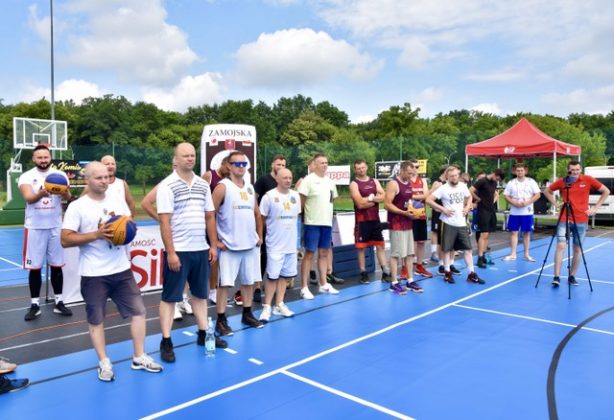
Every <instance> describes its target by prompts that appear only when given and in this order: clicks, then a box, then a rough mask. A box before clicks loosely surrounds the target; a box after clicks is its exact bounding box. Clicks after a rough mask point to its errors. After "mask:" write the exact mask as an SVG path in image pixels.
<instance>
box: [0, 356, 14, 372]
mask: <svg viewBox="0 0 614 420" xmlns="http://www.w3.org/2000/svg"><path fill="white" fill-rule="evenodd" d="M15 369H17V365H16V364H15V363H11V362H9V359H5V358H4V357H0V375H3V374H5V373H11V372H12V371H14V370H15Z"/></svg>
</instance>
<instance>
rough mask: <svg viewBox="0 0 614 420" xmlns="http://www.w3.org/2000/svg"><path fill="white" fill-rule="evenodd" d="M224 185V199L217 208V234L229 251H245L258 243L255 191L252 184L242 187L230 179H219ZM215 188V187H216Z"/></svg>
mask: <svg viewBox="0 0 614 420" xmlns="http://www.w3.org/2000/svg"><path fill="white" fill-rule="evenodd" d="M220 184H224V186H225V187H226V194H225V195H224V201H223V202H222V205H221V206H220V208H219V209H218V210H217V220H216V222H217V236H218V239H219V240H220V241H222V242H224V245H226V247H227V248H228V249H230V250H231V251H245V250H247V249H251V248H253V247H255V246H256V244H258V232H256V216H255V213H254V209H255V207H256V193H255V192H254V187H253V186H252V184H249V183H247V182H245V184H244V185H243V188H240V187H239V186H237V185H236V184H235V183H234V182H232V181H231V180H230V179H228V178H225V179H222V180H221V181H220V183H219V184H218V185H220ZM216 188H217V187H216Z"/></svg>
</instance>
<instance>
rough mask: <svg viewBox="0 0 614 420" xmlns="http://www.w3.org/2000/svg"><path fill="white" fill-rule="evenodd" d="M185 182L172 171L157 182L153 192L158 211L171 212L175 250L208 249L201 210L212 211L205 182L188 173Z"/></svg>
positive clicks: (209, 193) (211, 203)
mask: <svg viewBox="0 0 614 420" xmlns="http://www.w3.org/2000/svg"><path fill="white" fill-rule="evenodd" d="M192 175H193V176H192V183H191V184H190V185H188V184H187V183H186V182H185V181H184V180H183V179H181V178H180V177H179V175H177V172H173V173H172V174H170V175H169V176H167V177H166V178H164V179H163V180H162V182H160V184H159V186H158V192H157V195H156V207H157V209H158V214H164V213H170V214H171V232H172V235H173V245H174V246H175V251H179V252H191V251H205V250H207V249H209V244H207V239H206V236H205V234H206V231H207V228H206V223H205V212H207V211H215V208H214V207H213V200H212V199H211V188H209V183H207V182H206V181H205V180H203V179H202V178H201V177H199V176H197V175H196V174H194V173H192Z"/></svg>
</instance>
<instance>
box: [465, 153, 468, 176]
mask: <svg viewBox="0 0 614 420" xmlns="http://www.w3.org/2000/svg"><path fill="white" fill-rule="evenodd" d="M465 172H467V173H469V156H467V155H465Z"/></svg>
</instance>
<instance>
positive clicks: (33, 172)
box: [17, 167, 68, 229]
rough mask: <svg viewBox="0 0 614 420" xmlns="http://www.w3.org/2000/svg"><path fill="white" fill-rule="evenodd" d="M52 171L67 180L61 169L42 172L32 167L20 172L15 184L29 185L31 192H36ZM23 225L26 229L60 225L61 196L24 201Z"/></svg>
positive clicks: (42, 187) (43, 185)
mask: <svg viewBox="0 0 614 420" xmlns="http://www.w3.org/2000/svg"><path fill="white" fill-rule="evenodd" d="M53 173H57V174H60V175H62V176H63V177H64V178H66V181H67V182H68V177H67V176H66V174H65V173H64V172H62V171H59V170H57V169H51V168H49V169H48V170H46V171H44V172H43V171H41V170H39V169H38V168H36V167H34V168H32V169H30V170H29V171H27V172H24V173H23V174H21V176H20V177H19V181H18V182H17V185H18V186H19V188H21V186H22V185H30V186H31V187H32V192H33V193H34V194H36V193H38V192H39V191H40V190H42V189H44V188H45V178H47V176H48V175H50V174H53ZM23 225H24V227H26V228H28V229H52V228H57V227H60V226H62V197H60V196H59V195H50V196H49V197H43V198H41V199H40V200H38V201H37V202H36V203H32V204H29V203H26V217H25V221H24V224H23Z"/></svg>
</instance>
